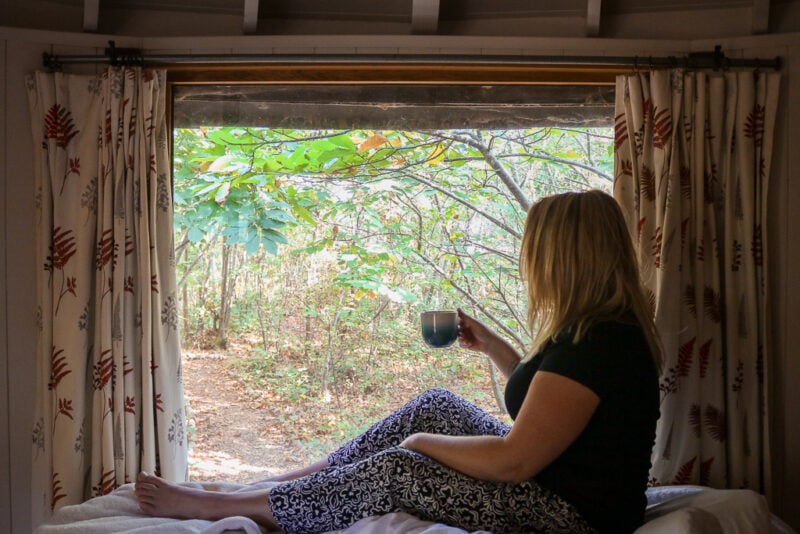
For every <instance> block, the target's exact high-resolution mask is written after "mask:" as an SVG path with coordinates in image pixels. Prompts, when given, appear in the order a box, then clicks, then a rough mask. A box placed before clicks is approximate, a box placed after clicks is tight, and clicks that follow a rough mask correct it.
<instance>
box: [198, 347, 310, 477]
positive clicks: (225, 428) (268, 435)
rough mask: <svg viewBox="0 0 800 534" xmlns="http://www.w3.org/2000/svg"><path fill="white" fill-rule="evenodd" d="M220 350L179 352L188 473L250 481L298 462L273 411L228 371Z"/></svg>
mask: <svg viewBox="0 0 800 534" xmlns="http://www.w3.org/2000/svg"><path fill="white" fill-rule="evenodd" d="M225 358H226V355H225V353H223V352H208V351H202V352H195V351H186V350H185V351H184V352H183V366H184V367H183V377H184V390H185V395H186V400H187V403H188V412H189V418H190V423H189V427H190V429H191V428H192V427H194V432H192V431H191V430H190V435H189V440H190V441H189V478H190V480H196V481H212V480H224V481H228V482H239V483H248V482H254V481H257V480H262V479H264V478H267V477H269V476H272V475H276V474H278V473H282V472H284V471H289V470H292V469H296V468H298V467H301V466H302V465H303V464H304V463H305V458H304V457H303V455H302V454H300V453H299V452H298V451H297V450H296V449H294V448H293V447H291V446H290V445H288V439H287V438H286V437H285V436H284V435H282V434H281V432H280V428H281V425H278V424H274V423H277V415H276V414H277V413H278V412H277V411H275V413H274V414H273V413H270V410H269V406H259V402H258V401H257V400H254V399H253V398H252V397H248V395H247V394H246V392H245V391H244V388H243V387H242V386H241V385H240V384H239V383H238V382H237V381H236V380H234V379H233V378H232V377H231V376H230V375H229V373H228V370H227V368H226V365H225Z"/></svg>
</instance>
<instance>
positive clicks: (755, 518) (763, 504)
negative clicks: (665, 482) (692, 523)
mask: <svg viewBox="0 0 800 534" xmlns="http://www.w3.org/2000/svg"><path fill="white" fill-rule="evenodd" d="M664 491H666V492H669V494H670V495H671V496H667V495H665V494H663V493H659V492H651V490H648V501H649V502H650V503H651V504H650V505H649V506H648V507H647V512H646V514H645V521H647V522H648V523H645V525H644V526H647V525H648V524H649V522H651V521H653V520H655V519H657V518H660V517H662V516H666V515H668V514H670V513H672V512H675V511H678V510H682V509H687V508H694V509H698V510H701V511H703V512H708V513H710V514H711V515H713V516H714V517H715V518H716V519H717V522H718V523H719V527H720V529H721V530H719V531H717V532H723V533H725V534H750V533H753V532H769V531H770V516H771V514H770V511H769V507H768V506H767V500H766V498H764V496H763V495H760V494H759V493H756V492H755V491H753V490H748V489H740V490H722V489H712V488H706V487H702V486H672V487H670V488H664ZM695 515H697V514H695ZM706 519H707V518H706ZM637 532H638V531H637ZM692 532H693V531H692ZM698 532H704V531H698Z"/></svg>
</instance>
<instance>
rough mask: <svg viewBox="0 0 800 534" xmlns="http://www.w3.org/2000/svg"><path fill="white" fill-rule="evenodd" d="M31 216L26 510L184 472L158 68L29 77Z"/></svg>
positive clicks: (37, 515) (41, 512) (37, 516)
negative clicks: (33, 404)
mask: <svg viewBox="0 0 800 534" xmlns="http://www.w3.org/2000/svg"><path fill="white" fill-rule="evenodd" d="M27 85H28V95H29V104H30V112H31V117H32V121H31V122H32V124H33V141H34V149H35V155H36V158H35V163H34V167H35V179H36V209H37V214H36V221H37V226H38V246H37V249H38V260H37V265H38V302H39V305H38V308H37V320H38V327H39V329H38V330H39V339H38V352H37V355H36V366H37V388H38V395H37V399H38V405H37V408H36V419H35V421H34V428H33V459H34V482H33V484H34V488H33V489H34V501H33V502H34V521H35V522H38V521H39V520H41V519H43V518H44V517H46V516H47V515H48V513H49V512H50V511H52V510H53V509H55V508H58V507H60V506H63V505H66V504H74V503H80V502H82V501H84V500H85V499H87V498H89V497H92V496H95V495H100V494H105V493H108V492H109V491H111V490H112V489H113V488H115V487H117V486H119V485H120V484H123V483H127V482H131V481H133V480H135V477H136V474H137V473H138V472H139V471H140V470H142V469H143V470H147V471H152V472H157V473H160V474H161V475H162V476H164V477H166V478H168V479H171V480H185V477H186V470H187V452H186V435H185V430H184V402H183V385H182V381H181V365H180V345H179V339H178V330H177V326H178V323H177V311H176V302H177V300H176V294H175V291H176V280H175V268H174V253H173V233H172V232H173V228H172V193H171V182H170V174H169V172H170V171H169V169H170V162H169V155H168V140H169V135H168V132H167V127H166V120H165V104H166V99H165V89H166V85H165V73H164V72H163V71H153V70H143V69H139V68H117V67H114V68H109V69H107V70H105V71H104V72H103V73H102V74H100V75H96V76H86V75H70V74H62V73H43V72H37V73H35V74H33V75H31V76H29V77H28V79H27Z"/></svg>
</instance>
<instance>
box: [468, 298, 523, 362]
mask: <svg viewBox="0 0 800 534" xmlns="http://www.w3.org/2000/svg"><path fill="white" fill-rule="evenodd" d="M458 344H459V345H460V346H461V347H462V348H465V349H470V350H476V351H478V352H482V353H484V354H486V355H487V356H489V358H491V360H492V361H493V362H494V364H495V365H496V366H497V368H498V369H500V372H501V373H503V375H504V376H505V377H506V378H508V377H509V376H511V373H513V372H514V369H515V368H516V367H517V365H518V364H519V361H520V359H521V358H522V356H520V354H519V352H517V350H516V349H515V348H514V347H512V346H511V345H509V344H508V342H506V341H505V340H504V339H503V338H501V337H500V336H498V335H497V334H496V333H495V332H494V330H492V329H491V328H489V327H488V326H486V325H485V324H483V323H482V322H480V321H479V320H477V319H475V318H474V317H470V316H469V315H467V314H466V313H464V311H463V310H462V309H461V308H458Z"/></svg>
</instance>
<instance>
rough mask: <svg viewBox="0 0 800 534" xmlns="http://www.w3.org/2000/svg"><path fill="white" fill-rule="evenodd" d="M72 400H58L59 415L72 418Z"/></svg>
mask: <svg viewBox="0 0 800 534" xmlns="http://www.w3.org/2000/svg"><path fill="white" fill-rule="evenodd" d="M72 410H73V408H72V399H58V413H59V414H61V415H65V416H67V417H69V418H70V419H73V417H72Z"/></svg>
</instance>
